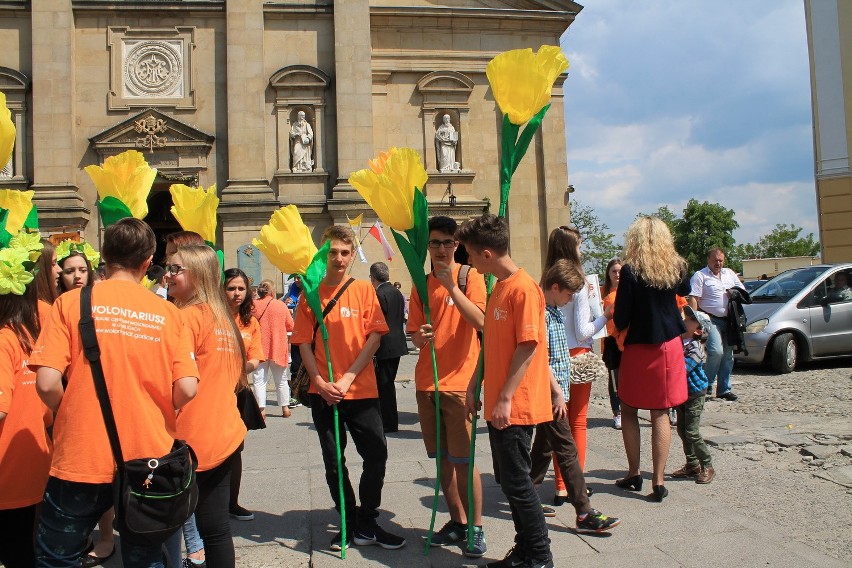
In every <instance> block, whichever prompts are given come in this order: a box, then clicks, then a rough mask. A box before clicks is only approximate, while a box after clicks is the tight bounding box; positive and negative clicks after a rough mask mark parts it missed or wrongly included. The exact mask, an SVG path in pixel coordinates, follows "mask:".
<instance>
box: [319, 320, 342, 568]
mask: <svg viewBox="0 0 852 568" xmlns="http://www.w3.org/2000/svg"><path fill="white" fill-rule="evenodd" d="M320 333H321V334H322V346H323V348H324V349H325V360H326V361H327V363H328V382H330V383H333V382H334V369H332V368H331V353H330V352H329V350H328V329H327V328H326V327H325V324H324V323H322V320H320ZM333 410H334V449H335V452H336V454H337V491H338V492H339V494H340V534H341V535H343V538H341V539H340V559H341V560H346V498H345V496H344V494H343V456H342V455H341V453H340V416H339V414H338V412H337V405H336V404H335V405H334V407H333Z"/></svg>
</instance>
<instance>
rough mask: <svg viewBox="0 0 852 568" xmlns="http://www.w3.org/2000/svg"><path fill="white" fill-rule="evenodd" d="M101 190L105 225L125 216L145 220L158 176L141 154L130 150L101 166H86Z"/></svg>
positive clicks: (96, 185)
mask: <svg viewBox="0 0 852 568" xmlns="http://www.w3.org/2000/svg"><path fill="white" fill-rule="evenodd" d="M85 170H86V173H87V174H89V177H91V178H92V181H93V182H94V183H95V187H96V188H97V190H98V196H99V197H100V201H98V209H99V210H100V212H101V219H102V220H103V223H104V226H105V227H108V226H110V225H112V224H113V223H115V222H116V221H118V220H119V219H124V218H125V217H136V218H137V219H144V218H145V216H146V215H148V194H149V193H150V192H151V185H152V184H153V183H154V178H156V177H157V170H155V169H154V168H151V167H150V166H149V165H148V162H146V161H145V158H144V156H142V153H141V152H137V151H136V150H127V151H126V152H122V153H121V154H118V155H117V156H110V157H109V158H107V159H106V160H105V161H104V165H103V167H101V166H86V167H85Z"/></svg>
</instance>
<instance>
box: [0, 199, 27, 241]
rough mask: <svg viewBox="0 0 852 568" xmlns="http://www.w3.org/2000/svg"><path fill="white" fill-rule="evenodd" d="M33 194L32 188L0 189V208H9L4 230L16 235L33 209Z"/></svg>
mask: <svg viewBox="0 0 852 568" xmlns="http://www.w3.org/2000/svg"><path fill="white" fill-rule="evenodd" d="M33 195H35V191H33V190H30V191H18V190H17V189H0V208H3V209H8V210H9V216H8V217H7V218H6V231H7V232H8V233H9V234H10V235H17V234H18V232H19V231H20V230H21V228H22V227H23V226H24V222H25V221H26V220H27V216H28V215H29V214H30V211H32V209H33Z"/></svg>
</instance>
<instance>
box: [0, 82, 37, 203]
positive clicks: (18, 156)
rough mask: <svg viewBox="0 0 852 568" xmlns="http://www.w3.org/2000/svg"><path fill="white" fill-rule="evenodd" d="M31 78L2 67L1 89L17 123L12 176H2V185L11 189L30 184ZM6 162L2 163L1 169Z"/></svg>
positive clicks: (0, 180) (25, 186) (13, 120)
mask: <svg viewBox="0 0 852 568" xmlns="http://www.w3.org/2000/svg"><path fill="white" fill-rule="evenodd" d="M29 90H30V79H29V77H27V76H26V75H24V74H23V73H21V72H20V71H15V70H14V69H10V68H9V67H0V91H3V93H4V94H5V95H6V106H7V107H8V108H9V110H10V111H11V112H12V122H13V123H14V124H15V130H16V134H15V147H14V149H13V150H12V159H11V163H12V177H5V176H3V177H0V185H2V186H3V187H6V188H9V189H20V190H25V189H27V188H28V187H29V185H30V180H29V178H28V177H27V171H28V169H29V164H28V163H27V147H28V146H29V143H30V140H29V121H28V120H27V117H28V114H27V93H28V92H29ZM5 167H6V164H0V170H2V169H3V168H5Z"/></svg>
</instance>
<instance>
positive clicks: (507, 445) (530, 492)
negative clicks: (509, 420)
mask: <svg viewBox="0 0 852 568" xmlns="http://www.w3.org/2000/svg"><path fill="white" fill-rule="evenodd" d="M532 436H533V426H509V427H507V428H504V429H502V430H498V429H497V428H494V427H493V426H492V425H491V423H490V422H489V423H488V438H489V440H490V442H491V457H492V459H493V461H494V478H495V479H496V480H497V482H498V483H499V484H500V488H501V489H502V490H503V494H504V495H506V499H507V500H508V501H509V509H510V510H511V511H512V522H514V523H515V546H516V547H517V550H518V551H519V552H521V553H522V554H523V556H524V558H526V559H527V560H529V561H533V562H550V561H551V560H552V559H553V555H552V554H551V552H550V538H549V537H548V536H547V524H546V523H545V521H544V512H543V511H542V509H541V501H539V499H538V493H536V490H535V487H534V486H533V483H532V479H530V468H531V462H530V446H531V445H532Z"/></svg>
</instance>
